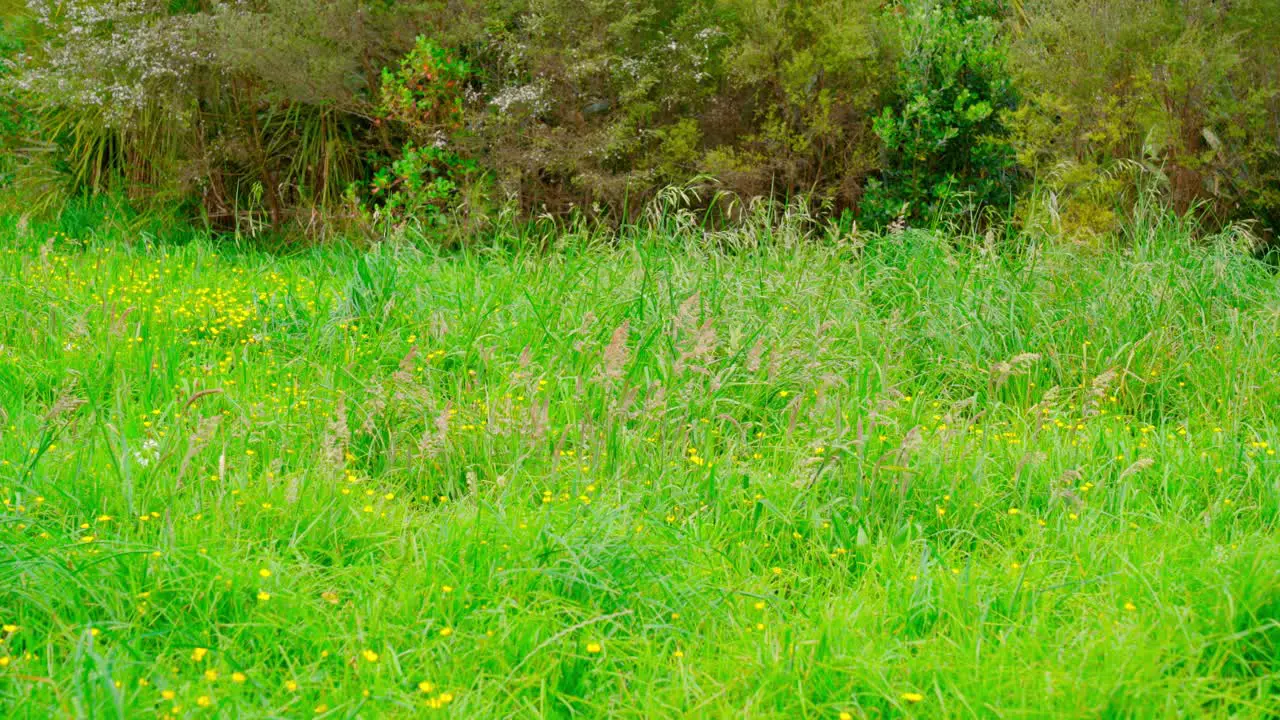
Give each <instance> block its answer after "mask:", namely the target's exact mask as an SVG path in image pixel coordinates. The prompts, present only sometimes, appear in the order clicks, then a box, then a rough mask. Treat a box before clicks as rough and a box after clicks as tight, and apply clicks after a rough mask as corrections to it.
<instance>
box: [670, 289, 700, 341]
mask: <svg viewBox="0 0 1280 720" xmlns="http://www.w3.org/2000/svg"><path fill="white" fill-rule="evenodd" d="M701 302H702V295H701V293H696V292H695V293H694V294H692V295H690V296H689V297H687V298H685V301H684V302H682V303H680V307H679V308H678V309H677V310H676V315H675V317H674V318H672V321H671V334H672V335H673V336H678V335H680V334H687V333H691V332H693V330H694V328H696V327H698V308H699V304H700V303H701Z"/></svg>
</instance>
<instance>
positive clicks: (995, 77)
mask: <svg viewBox="0 0 1280 720" xmlns="http://www.w3.org/2000/svg"><path fill="white" fill-rule="evenodd" d="M983 5H987V4H985V3H973V2H967V1H965V0H961V1H960V2H944V1H940V0H912V1H911V2H907V3H905V4H904V6H903V21H902V25H903V51H902V58H901V59H900V60H899V62H898V74H897V80H898V82H897V87H896V94H897V99H896V101H895V102H894V103H893V105H891V106H890V107H886V108H885V109H884V111H883V112H882V113H881V114H880V116H879V117H878V118H876V122H875V130H876V134H877V135H878V136H879V137H880V139H881V140H882V141H883V142H884V147H885V161H884V170H883V173H882V175H881V177H880V178H879V179H876V180H873V181H872V182H871V184H870V186H869V189H868V195H867V200H866V203H865V205H864V209H863V216H864V217H865V218H867V220H869V221H870V222H871V223H872V224H875V225H884V224H888V223H890V222H893V221H894V220H895V219H897V218H901V219H902V220H904V221H909V222H912V223H917V222H928V221H929V220H930V219H936V218H940V217H944V216H956V215H964V216H969V217H973V216H974V215H975V213H977V212H979V211H981V210H983V209H985V208H989V207H993V208H996V209H1003V208H1008V207H1009V206H1010V205H1011V203H1012V200H1013V193H1014V190H1015V185H1016V175H1017V173H1016V169H1015V166H1014V155H1013V146H1012V145H1011V144H1010V142H1009V139H1008V132H1007V130H1006V129H1005V126H1004V120H1003V114H1004V113H1005V112H1006V111H1008V110H1011V109H1013V108H1014V107H1015V104H1016V103H1015V93H1014V89H1013V83H1012V80H1011V78H1010V75H1009V69H1008V51H1007V49H1006V47H1005V43H1004V40H1003V39H1002V37H1001V34H1000V26H999V24H998V21H997V19H996V18H995V17H993V16H992V15H991V14H990V12H991V10H992V9H991V8H989V7H983Z"/></svg>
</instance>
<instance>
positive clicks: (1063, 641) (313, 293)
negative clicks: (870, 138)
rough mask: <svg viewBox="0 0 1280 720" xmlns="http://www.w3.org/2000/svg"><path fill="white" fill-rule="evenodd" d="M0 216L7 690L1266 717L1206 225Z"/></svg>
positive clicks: (1250, 343) (1254, 551)
mask: <svg viewBox="0 0 1280 720" xmlns="http://www.w3.org/2000/svg"><path fill="white" fill-rule="evenodd" d="M0 234H2V235H3V238H4V239H3V241H2V242H0V404H2V405H0V407H3V414H2V415H0V421H2V423H0V498H2V499H3V502H4V505H3V508H2V509H0V622H3V623H4V624H5V629H4V631H3V633H0V638H2V639H3V642H2V643H0V663H3V667H0V707H3V708H5V709H6V710H5V715H6V717H22V718H27V717H31V718H43V717H65V716H75V717H95V718H114V717H128V718H133V717H153V716H157V715H158V716H161V717H165V716H176V717H193V718H203V717H225V718H248V717H344V718H348V717H365V718H389V717H400V718H418V717H427V716H433V715H434V716H441V717H443V716H451V717H459V718H497V717H520V718H524V717H554V718H570V717H618V718H653V717H689V718H708V717H710V718H720V717H726V718H728V717H733V718H744V717H745V718H802V717H812V718H832V719H833V720H834V719H836V718H840V717H842V713H847V714H848V716H850V717H855V718H856V717H870V718H881V717H1008V718H1015V717H1087V718H1098V717H1108V718H1121V717H1173V716H1205V717H1223V718H1226V717H1232V718H1254V717H1258V718H1260V717H1266V716H1272V717H1274V716H1275V715H1276V714H1277V713H1280V533H1277V520H1278V519H1280V457H1277V455H1276V454H1275V448H1276V447H1278V446H1280V429H1278V427H1277V425H1278V423H1280V373H1277V368H1280V282H1278V281H1277V277H1276V275H1275V274H1273V272H1272V271H1271V270H1270V269H1269V268H1268V267H1266V266H1265V265H1263V264H1262V263H1259V262H1256V261H1254V260H1252V259H1250V258H1249V257H1248V256H1247V255H1245V254H1241V253H1239V252H1237V251H1235V250H1233V249H1232V247H1231V245H1232V238H1231V237H1230V236H1223V237H1217V238H1209V239H1207V240H1204V241H1202V242H1198V243H1193V242H1192V241H1191V240H1190V239H1189V236H1190V232H1189V230H1188V228H1187V227H1185V226H1184V225H1182V224H1181V223H1179V222H1178V221H1176V220H1169V219H1166V220H1161V221H1159V222H1153V223H1149V224H1147V225H1143V226H1139V227H1136V228H1134V229H1133V230H1132V232H1131V233H1130V234H1129V236H1128V237H1126V238H1124V239H1123V240H1121V241H1118V242H1117V243H1116V247H1112V248H1108V249H1105V250H1100V251H1092V252H1086V251H1083V250H1078V249H1072V248H1071V247H1069V246H1067V245H1066V244H1064V243H1059V242H1055V241H1053V240H1047V241H1043V242H1037V243H1030V245H1027V246H1024V247H1022V248H1020V249H1017V250H1009V251H1005V252H1000V253H992V252H986V251H982V250H978V249H973V250H960V249H957V248H956V246H955V245H953V244H952V243H950V242H948V241H947V240H946V239H940V238H936V237H934V236H930V235H928V234H924V233H917V232H907V233H905V234H903V235H900V236H893V237H884V238H878V237H866V238H863V239H862V242H861V243H858V244H851V243H847V242H846V243H832V242H812V243H799V242H795V241H794V240H793V239H788V238H789V236H787V235H786V234H783V235H782V236H778V237H773V238H771V239H769V240H768V241H765V242H759V243H755V242H748V241H749V240H751V238H750V237H749V236H747V235H743V236H741V237H738V238H732V237H729V238H726V237H721V238H720V240H721V241H722V242H724V243H727V244H728V245H732V244H734V243H735V242H736V243H737V244H738V245H740V246H743V245H745V246H747V247H745V248H744V247H738V248H737V249H736V250H732V251H731V250H728V249H717V248H716V247H714V246H713V244H712V243H710V242H707V241H699V240H693V239H690V238H679V237H677V238H672V237H666V238H661V237H644V236H641V237H635V238H631V239H629V240H627V241H625V242H622V243H620V244H618V245H614V246H608V247H588V246H587V245H585V244H583V243H580V242H575V241H573V240H572V239H569V240H566V241H565V242H564V243H563V244H564V247H563V248H561V249H560V250H559V251H558V252H556V253H553V254H550V255H529V254H522V253H515V252H508V251H502V250H485V251H468V252H463V253H457V254H452V255H443V256H437V255H433V254H430V253H427V254H424V253H422V252H419V251H416V250H414V249H412V248H410V247H401V246H396V245H386V246H383V247H380V248H378V249H377V250H376V251H373V252H369V253H359V252H356V251H353V250H341V249H327V250H311V251H307V252H304V253H300V254H295V255H291V256H273V255H266V254H258V253H254V252H250V251H244V250H235V249H233V248H229V247H225V246H218V245H217V244H215V243H212V242H210V241H207V240H195V241H192V242H188V243H186V244H183V245H176V244H172V243H170V244H160V245H158V246H157V245H152V246H151V247H145V246H142V245H137V246H132V247H131V246H130V245H128V244H126V243H125V242H124V240H125V238H122V237H104V238H94V237H90V236H85V237H80V238H72V237H66V236H61V235H60V236H58V237H56V238H55V239H54V240H53V241H52V242H51V243H49V244H46V243H45V237H44V236H43V235H42V234H41V235H38V234H36V233H34V232H33V231H28V232H20V231H19V230H17V229H15V228H13V227H10V228H9V229H7V230H4V231H0ZM1027 242H1030V241H1027ZM422 683H428V684H423V685H421V686H420V684H422Z"/></svg>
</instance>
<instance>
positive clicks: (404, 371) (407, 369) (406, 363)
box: [391, 344, 418, 384]
mask: <svg viewBox="0 0 1280 720" xmlns="http://www.w3.org/2000/svg"><path fill="white" fill-rule="evenodd" d="M417 359H418V346H417V345H416V344H415V345H410V346H409V351H408V352H407V353H405V355H404V357H403V358H401V359H400V365H399V366H398V367H397V368H396V371H395V373H394V374H392V376H391V379H392V380H395V381H396V382H398V383H402V384H408V383H412V382H413V370H414V362H416V361H417Z"/></svg>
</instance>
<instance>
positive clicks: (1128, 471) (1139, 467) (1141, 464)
mask: <svg viewBox="0 0 1280 720" xmlns="http://www.w3.org/2000/svg"><path fill="white" fill-rule="evenodd" d="M1155 464H1156V461H1155V460H1153V459H1152V458H1149V457H1144V458H1139V459H1137V460H1135V461H1134V462H1133V463H1132V464H1130V465H1129V467H1127V468H1125V469H1124V471H1123V472H1121V473H1120V476H1119V477H1117V478H1116V480H1117V481H1120V480H1124V479H1125V478H1127V477H1130V476H1131V475H1137V474H1138V473H1140V472H1142V471H1143V470H1146V469H1147V468H1149V467H1151V466H1153V465H1155Z"/></svg>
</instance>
